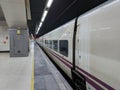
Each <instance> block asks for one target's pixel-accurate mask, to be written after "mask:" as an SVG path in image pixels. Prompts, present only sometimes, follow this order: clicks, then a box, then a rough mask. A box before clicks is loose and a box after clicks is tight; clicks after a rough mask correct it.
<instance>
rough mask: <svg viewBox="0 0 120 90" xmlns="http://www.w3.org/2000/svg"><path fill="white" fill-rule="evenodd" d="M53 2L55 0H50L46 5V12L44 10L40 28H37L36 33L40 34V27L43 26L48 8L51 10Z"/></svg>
mask: <svg viewBox="0 0 120 90" xmlns="http://www.w3.org/2000/svg"><path fill="white" fill-rule="evenodd" d="M52 2H53V0H48V2H47V5H46V8H47V10H46V9H45V10H44V12H43V15H42V19H41V21H40V23H39V26H38V28H37V32H36V34H38V32H39V30H40V28H41V27H42V24H43V22H44V20H45V18H46V16H47V13H48V10H49V8H50V7H51V5H52Z"/></svg>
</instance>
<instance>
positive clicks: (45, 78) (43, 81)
mask: <svg viewBox="0 0 120 90" xmlns="http://www.w3.org/2000/svg"><path fill="white" fill-rule="evenodd" d="M34 52H35V54H34V55H35V70H34V71H35V90H72V88H71V86H70V85H69V84H68V83H67V81H66V80H65V79H64V78H63V76H62V75H61V74H60V72H59V71H58V70H57V69H56V67H55V66H54V65H53V64H52V62H51V61H50V60H49V59H48V57H47V56H46V55H45V54H44V52H43V51H42V50H41V49H40V48H39V46H38V45H37V44H35V47H34Z"/></svg>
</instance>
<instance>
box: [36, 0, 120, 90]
mask: <svg viewBox="0 0 120 90" xmlns="http://www.w3.org/2000/svg"><path fill="white" fill-rule="evenodd" d="M37 42H38V43H39V44H40V46H41V47H42V48H43V49H44V50H45V52H46V53H47V54H48V55H49V56H50V57H51V58H52V59H53V61H54V62H55V63H56V64H57V65H58V66H59V67H60V68H61V69H62V70H63V71H64V72H65V73H66V74H67V75H68V77H69V78H71V80H72V81H73V82H74V84H75V86H76V89H75V90H120V0H108V2H106V3H104V4H102V5H100V6H98V7H96V8H94V9H92V10H90V11H88V12H87V13H85V14H83V15H81V16H79V17H77V18H75V19H73V20H72V21H70V22H68V23H66V24H64V25H62V26H60V27H58V28H57V29H55V30H53V31H52V32H50V33H47V34H45V35H43V36H41V37H40V38H39V39H37Z"/></svg>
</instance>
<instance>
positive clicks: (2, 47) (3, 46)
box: [0, 26, 10, 51]
mask: <svg viewBox="0 0 120 90" xmlns="http://www.w3.org/2000/svg"><path fill="white" fill-rule="evenodd" d="M9 50H10V48H9V31H8V30H7V26H0V51H9Z"/></svg>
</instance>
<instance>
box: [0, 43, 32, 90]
mask: <svg viewBox="0 0 120 90" xmlns="http://www.w3.org/2000/svg"><path fill="white" fill-rule="evenodd" d="M33 57H34V43H33V42H31V45H30V53H29V56H28V57H10V56H9V53H0V90H31V77H32V63H33Z"/></svg>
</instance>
